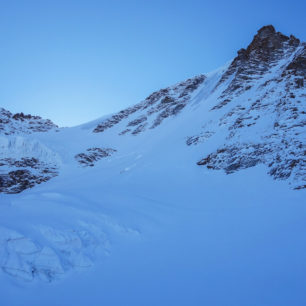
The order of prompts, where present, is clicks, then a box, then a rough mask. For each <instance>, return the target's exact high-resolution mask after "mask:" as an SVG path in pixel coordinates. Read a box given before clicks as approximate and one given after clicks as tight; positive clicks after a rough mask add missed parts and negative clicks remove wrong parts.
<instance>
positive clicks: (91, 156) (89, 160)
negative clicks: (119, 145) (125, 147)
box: [75, 148, 117, 167]
mask: <svg viewBox="0 0 306 306" xmlns="http://www.w3.org/2000/svg"><path fill="white" fill-rule="evenodd" d="M115 152H117V150H115V149H111V148H89V149H87V150H86V153H80V154H77V155H76V156H75V159H76V160H77V161H78V162H79V163H80V164H81V165H82V166H84V167H93V166H94V165H95V163H96V162H98V161H99V160H100V159H102V158H105V157H109V156H111V155H112V154H114V153H115Z"/></svg>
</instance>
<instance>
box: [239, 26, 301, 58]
mask: <svg viewBox="0 0 306 306" xmlns="http://www.w3.org/2000/svg"><path fill="white" fill-rule="evenodd" d="M285 44H286V45H289V46H293V47H297V46H298V45H299V44H300V40H299V39H297V38H295V37H294V36H293V35H291V36H290V37H288V36H286V35H284V34H282V33H280V32H276V31H275V28H274V27H273V26H272V25H268V26H264V27H262V28H261V29H259V30H258V32H257V34H256V35H255V36H254V38H253V40H252V42H251V43H250V44H249V46H248V47H247V49H241V50H239V51H238V55H240V56H245V57H246V58H248V57H250V56H252V55H255V54H256V53H257V54H258V53H259V54H261V55H262V56H261V60H263V61H267V60H269V55H271V54H272V53H273V52H276V51H280V50H281V49H282V48H284V47H286V45H285Z"/></svg>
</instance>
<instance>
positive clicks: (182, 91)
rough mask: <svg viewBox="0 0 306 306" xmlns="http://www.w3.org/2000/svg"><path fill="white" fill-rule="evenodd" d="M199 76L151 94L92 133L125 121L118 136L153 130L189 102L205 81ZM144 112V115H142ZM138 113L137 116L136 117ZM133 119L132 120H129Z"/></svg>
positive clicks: (106, 121)
mask: <svg viewBox="0 0 306 306" xmlns="http://www.w3.org/2000/svg"><path fill="white" fill-rule="evenodd" d="M205 78H206V77H205V76H204V75H200V76H197V77H194V78H192V79H188V80H186V81H184V82H182V83H179V84H177V85H174V86H172V87H167V88H164V89H161V90H160V91H156V92H154V93H152V94H151V95H150V96H149V97H147V98H146V99H145V100H144V101H142V102H140V103H139V104H136V105H135V106H133V107H130V108H127V109H125V110H123V111H121V112H119V113H117V114H115V115H113V116H112V117H111V118H109V119H106V120H105V121H103V122H101V123H100V124H99V125H98V126H97V127H96V128H95V129H94V131H93V132H95V133H102V132H104V131H105V130H107V129H109V128H112V127H113V126H115V125H117V124H119V123H120V122H121V121H123V120H124V119H126V121H125V122H124V126H123V129H122V131H121V132H120V133H119V135H125V134H128V133H131V134H132V135H137V134H139V133H141V132H143V131H145V129H146V128H150V129H153V128H155V127H157V126H158V125H160V124H161V123H162V122H163V120H165V119H166V118H168V117H173V116H176V115H177V114H178V113H179V112H180V111H181V110H182V109H183V108H184V107H185V106H186V105H187V104H188V102H189V101H190V97H191V94H192V93H193V92H194V91H195V90H196V89H198V87H199V86H200V85H201V84H202V83H203V82H204V81H205ZM144 111H145V115H144V114H143V113H144ZM138 113H139V115H137V114H138ZM131 117H133V119H130V118H131Z"/></svg>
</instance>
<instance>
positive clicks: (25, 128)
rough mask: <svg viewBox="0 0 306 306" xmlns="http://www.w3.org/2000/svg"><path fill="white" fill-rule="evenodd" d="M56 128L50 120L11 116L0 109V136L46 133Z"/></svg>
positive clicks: (28, 116) (21, 115) (37, 117)
mask: <svg viewBox="0 0 306 306" xmlns="http://www.w3.org/2000/svg"><path fill="white" fill-rule="evenodd" d="M57 128H58V126H57V125H55V124H54V123H53V122H52V121H51V120H49V119H42V118H41V117H39V116H32V115H24V114H23V113H17V114H12V113H11V112H9V111H7V110H5V109H4V108H0V134H4V135H13V134H31V133H35V132H47V131H50V130H52V129H54V130H56V129H57Z"/></svg>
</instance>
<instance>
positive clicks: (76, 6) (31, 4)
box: [0, 0, 306, 126]
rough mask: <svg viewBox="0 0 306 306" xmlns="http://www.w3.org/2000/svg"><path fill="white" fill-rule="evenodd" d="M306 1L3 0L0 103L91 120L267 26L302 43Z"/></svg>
mask: <svg viewBox="0 0 306 306" xmlns="http://www.w3.org/2000/svg"><path fill="white" fill-rule="evenodd" d="M305 12H306V1H302V0H298V1H297V0H291V1H273V0H272V1H269V0H266V1H261V0H259V1H249V0H244V1H240V0H239V1H222V0H221V1H204V0H202V1H197V0H188V1H187V0H185V1H166V0H164V1H159V0H155V1H144V0H143V1H116V0H114V1H103V0H100V1H98V0H86V1H78V0H73V1H69V0H53V1H49V0H44V1H41V0H39V1H32V0H24V1H17V0H16V1H15V0H10V1H8V0H0V39H1V42H0V57H1V69H0V106H2V107H4V108H7V109H9V110H11V111H12V112H21V111H22V112H25V113H32V114H38V115H41V116H43V117H47V118H50V119H52V120H53V121H54V122H55V123H57V124H59V125H61V126H72V125H76V124H80V123H83V122H87V121H89V120H92V119H95V118H97V117H100V116H103V115H105V114H108V113H112V112H115V111H118V110H120V109H122V108H124V107H126V106H129V105H131V104H134V103H137V102H139V101H140V100H142V99H144V98H145V97H146V96H147V95H149V94H150V93H151V92H153V91H154V90H157V89H160V88H162V87H165V86H169V85H171V84H173V83H176V82H178V81H181V80H184V79H186V78H188V77H192V76H194V75H197V74H200V73H205V72H209V71H211V70H214V69H216V68H218V67H219V66H222V65H224V64H225V63H226V62H227V61H229V60H230V59H232V58H233V57H234V56H235V55H236V52H237V50H238V49H240V48H241V47H246V46H247V45H248V44H249V42H250V41H251V39H252V37H253V35H254V34H255V33H256V31H257V30H258V29H259V28H260V27H261V26H263V25H266V24H273V25H274V26H275V28H276V29H277V30H278V31H280V32H283V33H284V34H286V35H289V34H294V35H295V36H297V37H298V38H300V39H301V40H305V34H306V33H305V32H306V18H305Z"/></svg>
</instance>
